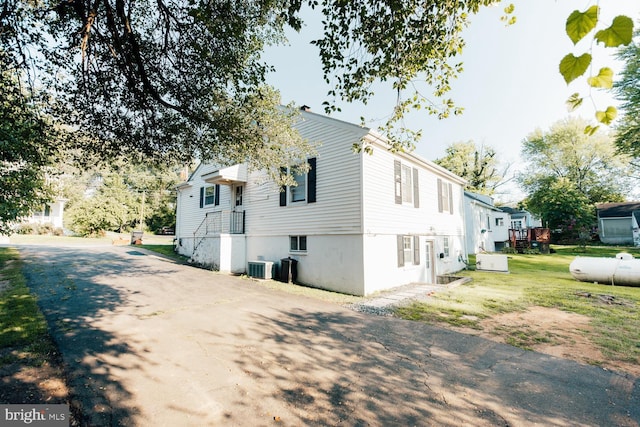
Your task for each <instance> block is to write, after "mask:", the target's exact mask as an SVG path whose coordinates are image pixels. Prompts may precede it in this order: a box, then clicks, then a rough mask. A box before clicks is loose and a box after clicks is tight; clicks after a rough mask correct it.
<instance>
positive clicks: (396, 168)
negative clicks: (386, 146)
mask: <svg viewBox="0 0 640 427" xmlns="http://www.w3.org/2000/svg"><path fill="white" fill-rule="evenodd" d="M393 179H394V181H393V182H394V184H393V185H394V186H395V193H396V204H397V205H401V204H402V170H401V167H400V161H399V160H394V161H393Z"/></svg>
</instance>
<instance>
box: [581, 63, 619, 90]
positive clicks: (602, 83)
mask: <svg viewBox="0 0 640 427" xmlns="http://www.w3.org/2000/svg"><path fill="white" fill-rule="evenodd" d="M587 83H589V86H591V87H600V88H603V89H611V88H612V87H613V70H612V69H611V68H609V67H604V68H601V69H600V72H599V73H598V75H597V76H593V77H589V78H588V79H587Z"/></svg>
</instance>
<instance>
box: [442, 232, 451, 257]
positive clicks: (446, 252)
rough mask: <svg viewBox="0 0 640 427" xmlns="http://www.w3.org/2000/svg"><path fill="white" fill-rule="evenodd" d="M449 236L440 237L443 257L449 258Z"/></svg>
mask: <svg viewBox="0 0 640 427" xmlns="http://www.w3.org/2000/svg"><path fill="white" fill-rule="evenodd" d="M450 245H451V244H450V242H449V237H447V236H445V237H443V238H442V253H443V254H444V257H445V258H449V257H450V256H451V247H450Z"/></svg>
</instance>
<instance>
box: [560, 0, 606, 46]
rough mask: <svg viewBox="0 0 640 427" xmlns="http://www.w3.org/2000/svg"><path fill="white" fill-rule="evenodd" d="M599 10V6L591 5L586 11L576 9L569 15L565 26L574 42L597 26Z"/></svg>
mask: <svg viewBox="0 0 640 427" xmlns="http://www.w3.org/2000/svg"><path fill="white" fill-rule="evenodd" d="M598 11H599V8H598V6H591V7H590V8H589V9H587V10H586V11H585V12H584V13H583V12H580V11H579V10H574V11H573V13H571V15H569V17H568V18H567V23H566V26H565V28H566V31H567V35H568V36H569V38H570V39H571V41H572V42H573V44H576V43H578V42H579V41H580V40H582V38H583V37H584V36H586V35H587V34H589V32H590V31H591V30H593V29H594V28H595V27H596V24H597V22H598Z"/></svg>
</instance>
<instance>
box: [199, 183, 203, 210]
mask: <svg viewBox="0 0 640 427" xmlns="http://www.w3.org/2000/svg"><path fill="white" fill-rule="evenodd" d="M203 207H204V187H200V208H201V209H202V208H203Z"/></svg>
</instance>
